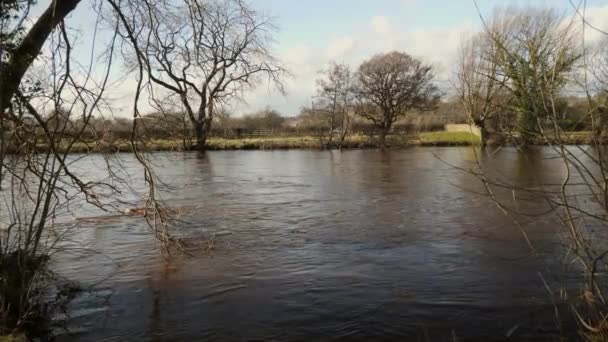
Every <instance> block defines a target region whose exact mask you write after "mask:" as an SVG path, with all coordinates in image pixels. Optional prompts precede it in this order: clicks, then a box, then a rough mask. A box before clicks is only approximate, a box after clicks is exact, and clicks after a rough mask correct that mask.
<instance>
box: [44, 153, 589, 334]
mask: <svg viewBox="0 0 608 342" xmlns="http://www.w3.org/2000/svg"><path fill="white" fill-rule="evenodd" d="M550 155H551V152H550V150H549V149H547V148H544V149H542V148H541V149H536V150H532V151H529V152H526V153H524V152H520V151H517V150H515V149H510V148H505V149H502V150H500V151H498V152H496V153H495V154H493V155H483V154H482V155H481V157H480V158H481V163H482V164H483V165H484V167H485V168H486V169H487V170H490V171H489V172H491V173H492V175H493V177H495V178H496V179H498V178H500V179H502V180H504V181H506V182H507V181H508V182H511V183H513V184H517V185H520V186H532V185H534V184H536V183H537V182H543V183H552V182H559V181H560V179H561V177H562V176H563V174H564V168H563V166H562V165H561V164H560V162H559V161H557V160H554V159H551V158H550ZM119 158H120V159H121V163H122V165H123V167H124V168H125V172H124V174H125V175H130V177H131V178H132V182H133V184H135V183H137V182H141V180H140V178H141V177H140V174H139V172H140V171H139V169H138V168H137V167H136V166H135V165H136V163H135V161H134V160H133V158H132V156H130V155H126V154H125V155H121V156H120V157H119ZM151 158H152V160H153V163H154V166H155V170H156V172H157V173H158V175H159V177H160V178H161V179H162V180H163V181H164V182H165V183H166V184H165V186H166V187H167V189H166V190H165V191H164V193H163V199H164V200H165V202H166V203H167V204H168V205H170V206H171V207H173V208H178V210H179V220H180V223H179V224H178V228H177V229H179V230H180V231H179V234H180V236H183V237H184V238H185V239H186V240H188V239H189V240H191V241H197V240H198V241H203V240H204V239H205V238H208V237H209V236H213V235H214V233H218V232H219V233H220V234H216V236H215V239H214V243H213V246H212V248H211V251H209V252H203V251H201V252H200V253H194V254H193V255H191V256H186V255H182V254H179V253H177V254H174V255H173V257H172V258H170V259H166V258H164V257H163V255H162V253H161V249H160V247H159V245H158V243H157V242H156V241H155V240H154V238H153V236H152V235H151V234H150V231H149V229H148V227H147V226H146V225H145V223H144V222H142V219H141V218H137V217H132V216H116V217H107V218H105V217H96V216H97V215H98V213H93V212H91V213H87V212H86V210H84V209H76V210H75V211H76V214H74V215H75V217H77V220H76V222H77V229H76V230H75V232H74V233H73V234H72V235H71V237H70V242H68V243H67V246H69V247H71V250H69V251H70V252H69V253H62V254H60V255H57V256H56V258H55V263H54V267H55V269H56V270H57V271H58V272H59V273H60V274H62V275H64V276H66V277H68V278H69V279H73V280H77V281H80V282H82V284H84V285H87V286H91V288H92V291H91V292H90V293H87V294H85V295H83V296H80V297H79V298H77V299H76V301H75V302H74V303H72V305H71V306H70V310H69V311H68V315H69V320H68V323H69V324H68V328H69V332H63V331H60V332H59V335H58V340H59V341H123V340H128V341H175V340H181V341H197V340H298V341H299V340H302V341H304V340H352V339H360V340H366V339H401V340H433V341H434V340H446V341H448V340H450V341H451V340H453V338H454V336H456V337H458V338H460V339H462V340H465V341H466V340H506V339H507V338H508V337H511V338H512V339H515V340H520V339H531V338H535V339H541V340H542V339H547V340H552V339H554V338H555V337H556V336H557V335H559V334H560V331H559V328H558V324H557V323H556V318H555V313H554V306H553V304H552V301H551V296H549V295H548V290H547V288H546V287H547V286H550V287H552V288H553V287H555V288H559V287H560V286H562V285H563V284H567V283H568V282H569V281H571V280H572V279H570V278H573V275H572V273H571V272H564V268H563V266H562V262H561V261H562V260H561V259H562V257H563V256H564V253H565V249H564V246H563V239H562V237H561V235H560V234H559V231H560V227H559V225H557V224H556V222H555V220H553V219H552V217H551V216H550V215H549V216H548V215H530V216H526V217H521V218H519V221H518V222H519V223H520V224H521V227H519V226H517V225H516V224H515V223H514V221H513V220H512V219H511V218H509V217H507V216H505V215H504V213H502V212H501V211H500V210H499V209H498V208H497V206H496V205H495V204H494V203H493V202H492V201H491V200H489V199H488V198H487V197H486V196H483V195H480V194H478V192H483V186H482V183H481V182H480V181H479V179H478V178H477V177H475V176H473V175H471V174H469V173H467V172H463V171H462V170H460V169H458V168H457V167H471V166H473V162H474V161H475V159H476V158H475V150H473V149H472V148H469V147H458V148H411V149H405V150H393V151H387V152H382V151H376V150H353V151H344V152H338V151H234V152H209V153H207V154H205V155H200V154H197V153H155V154H153V155H152V157H151ZM99 164H103V162H101V161H99ZM100 170H103V167H100V166H99V165H98V164H97V163H95V162H90V161H87V162H84V161H83V164H82V165H81V166H80V170H79V171H80V172H82V173H84V174H86V175H87V176H88V177H91V178H95V177H96V175H97V173H99V177H103V172H102V171H100ZM135 185H137V184H135ZM498 195H499V196H503V197H504V198H505V201H507V200H510V198H511V197H512V193H511V192H510V191H504V192H500V191H499V194H498ZM124 196H125V197H128V195H126V194H125V195H124ZM125 199H127V198H125ZM516 205H517V206H518V209H520V210H522V211H529V212H531V213H534V212H536V211H538V212H541V211H543V209H544V204H543V202H542V201H534V200H533V201H530V200H521V201H517V203H516ZM87 215H88V216H91V217H92V218H87ZM94 216H95V217H94ZM521 228H523V229H524V230H525V231H526V233H527V234H528V237H529V239H530V240H531V242H532V243H533V246H534V248H535V252H534V253H533V252H532V250H531V248H530V246H528V244H527V243H526V240H525V239H524V237H523V234H522V230H521ZM228 233H230V234H228ZM201 246H205V244H202V245H201ZM574 276H576V277H578V276H579V274H575V275H574ZM545 283H546V284H547V286H545Z"/></svg>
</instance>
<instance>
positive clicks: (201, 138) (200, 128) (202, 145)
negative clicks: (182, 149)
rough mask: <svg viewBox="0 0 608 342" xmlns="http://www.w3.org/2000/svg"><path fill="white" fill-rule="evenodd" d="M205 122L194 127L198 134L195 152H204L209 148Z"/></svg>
mask: <svg viewBox="0 0 608 342" xmlns="http://www.w3.org/2000/svg"><path fill="white" fill-rule="evenodd" d="M204 125H205V124H204V122H202V123H198V122H197V123H196V126H195V127H194V132H195V133H196V144H195V145H194V150H196V151H200V152H204V151H205V149H206V148H207V132H206V130H205V127H204Z"/></svg>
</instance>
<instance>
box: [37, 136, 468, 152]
mask: <svg viewBox="0 0 608 342" xmlns="http://www.w3.org/2000/svg"><path fill="white" fill-rule="evenodd" d="M386 141H387V145H388V146H389V147H391V148H404V147H410V146H468V145H475V144H478V143H479V138H478V137H477V136H475V135H473V134H471V133H468V132H427V133H421V134H418V135H401V134H400V135H390V136H388V137H387V138H386ZM324 143H326V140H324V142H321V140H320V139H319V137H315V136H302V137H285V136H277V137H262V138H244V139H223V138H210V139H209V140H208V141H207V148H208V150H280V149H320V148H322V147H324V146H322V145H323V144H324ZM335 143H336V141H334V147H336V145H335ZM59 146H60V148H59V150H63V149H64V148H66V147H67V144H59ZM343 147H344V148H345V149H353V148H378V147H380V146H379V144H378V137H377V136H375V137H369V136H366V135H352V136H349V137H348V138H347V139H346V141H345V142H344V144H343ZM139 148H140V149H141V150H143V151H181V150H183V146H182V142H181V140H169V139H165V140H146V141H145V142H144V143H143V145H140V147H139ZM38 149H39V150H40V151H45V150H46V147H45V145H42V144H41V145H38ZM131 151H132V148H131V144H130V142H129V141H127V140H118V141H114V142H112V143H102V144H100V143H96V142H91V143H85V142H77V143H75V144H74V145H72V147H71V149H70V152H71V153H90V152H131Z"/></svg>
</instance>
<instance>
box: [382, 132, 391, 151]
mask: <svg viewBox="0 0 608 342" xmlns="http://www.w3.org/2000/svg"><path fill="white" fill-rule="evenodd" d="M389 130H390V128H388V129H387V128H382V129H381V130H380V148H381V149H383V150H385V149H386V135H387V134H388V131H389Z"/></svg>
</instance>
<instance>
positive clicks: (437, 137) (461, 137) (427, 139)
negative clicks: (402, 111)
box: [419, 132, 481, 146]
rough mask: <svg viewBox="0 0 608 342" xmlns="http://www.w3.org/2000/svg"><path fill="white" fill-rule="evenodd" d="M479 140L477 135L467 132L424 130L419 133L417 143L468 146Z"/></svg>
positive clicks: (476, 143) (477, 142)
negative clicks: (424, 131)
mask: <svg viewBox="0 0 608 342" xmlns="http://www.w3.org/2000/svg"><path fill="white" fill-rule="evenodd" d="M480 142H481V139H480V138H479V137H478V136H476V135H475V134H473V133H469V132H426V133H420V135H419V145H422V146H426V145H433V146H468V145H478V144H479V143H480Z"/></svg>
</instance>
